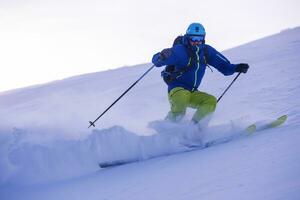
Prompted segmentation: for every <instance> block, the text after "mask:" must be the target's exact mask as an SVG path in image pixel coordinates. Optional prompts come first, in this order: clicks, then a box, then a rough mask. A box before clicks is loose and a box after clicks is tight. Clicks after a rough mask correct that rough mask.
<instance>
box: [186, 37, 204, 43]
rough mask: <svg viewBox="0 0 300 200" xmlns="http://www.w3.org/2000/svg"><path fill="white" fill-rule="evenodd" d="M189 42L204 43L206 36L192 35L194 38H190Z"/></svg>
mask: <svg viewBox="0 0 300 200" xmlns="http://www.w3.org/2000/svg"><path fill="white" fill-rule="evenodd" d="M189 40H190V41H191V42H202V41H203V40H204V36H202V35H192V36H189Z"/></svg>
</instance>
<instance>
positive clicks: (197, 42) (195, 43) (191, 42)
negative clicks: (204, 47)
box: [190, 40, 202, 46]
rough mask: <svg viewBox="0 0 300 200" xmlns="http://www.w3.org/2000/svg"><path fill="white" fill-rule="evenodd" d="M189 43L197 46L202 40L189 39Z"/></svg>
mask: <svg viewBox="0 0 300 200" xmlns="http://www.w3.org/2000/svg"><path fill="white" fill-rule="evenodd" d="M190 44H191V46H198V45H200V44H202V42H201V41H191V40H190Z"/></svg>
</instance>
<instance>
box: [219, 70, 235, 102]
mask: <svg viewBox="0 0 300 200" xmlns="http://www.w3.org/2000/svg"><path fill="white" fill-rule="evenodd" d="M240 75H241V72H240V73H239V74H238V75H236V77H235V78H234V79H233V81H232V82H231V83H230V85H229V86H228V87H227V88H226V90H225V91H224V92H223V94H222V95H221V96H220V97H219V98H218V100H217V102H219V101H220V100H221V99H222V97H223V96H224V94H225V93H226V92H227V90H228V89H229V88H230V87H231V85H232V84H233V83H234V82H235V81H236V79H237V78H238V77H239V76H240Z"/></svg>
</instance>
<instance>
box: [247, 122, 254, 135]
mask: <svg viewBox="0 0 300 200" xmlns="http://www.w3.org/2000/svg"><path fill="white" fill-rule="evenodd" d="M246 131H247V133H248V134H252V133H254V132H255V131H256V125H255V124H252V125H250V126H248V127H247V128H246Z"/></svg>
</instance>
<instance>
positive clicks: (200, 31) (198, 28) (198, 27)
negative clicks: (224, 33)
mask: <svg viewBox="0 0 300 200" xmlns="http://www.w3.org/2000/svg"><path fill="white" fill-rule="evenodd" d="M186 34H187V35H193V36H203V37H205V34H206V32H205V29H204V27H203V25H202V24H200V23H192V24H190V25H189V27H188V29H187V30H186Z"/></svg>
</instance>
